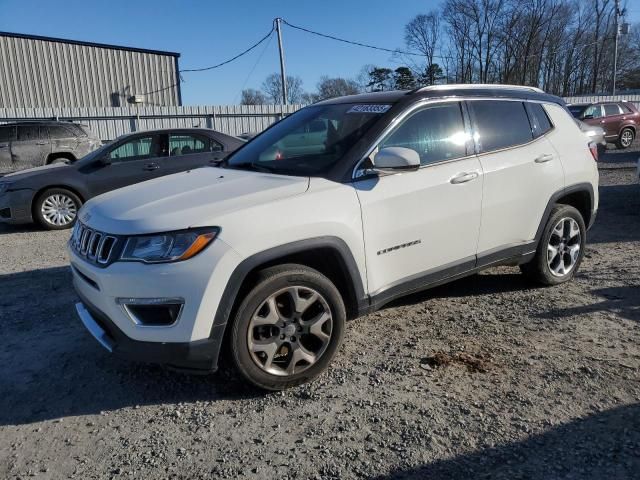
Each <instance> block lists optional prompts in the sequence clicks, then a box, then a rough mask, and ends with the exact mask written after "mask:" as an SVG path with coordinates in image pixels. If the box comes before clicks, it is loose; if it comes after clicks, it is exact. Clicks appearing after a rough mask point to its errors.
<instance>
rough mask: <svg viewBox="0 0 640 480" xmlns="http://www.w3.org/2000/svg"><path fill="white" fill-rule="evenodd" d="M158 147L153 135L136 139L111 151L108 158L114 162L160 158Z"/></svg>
mask: <svg viewBox="0 0 640 480" xmlns="http://www.w3.org/2000/svg"><path fill="white" fill-rule="evenodd" d="M154 140H155V141H154ZM159 147H160V145H159V142H158V139H157V137H155V136H153V135H149V136H147V137H138V138H134V139H133V140H129V141H128V142H125V143H123V144H122V145H120V146H118V147H116V148H114V149H113V150H111V152H109V158H110V159H111V160H114V161H123V160H126V161H128V160H143V159H146V158H155V157H158V156H160V154H159V151H158V150H159Z"/></svg>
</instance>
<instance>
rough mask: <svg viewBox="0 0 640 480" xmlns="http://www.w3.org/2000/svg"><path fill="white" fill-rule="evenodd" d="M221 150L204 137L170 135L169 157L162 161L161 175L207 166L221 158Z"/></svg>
mask: <svg viewBox="0 0 640 480" xmlns="http://www.w3.org/2000/svg"><path fill="white" fill-rule="evenodd" d="M221 149H222V146H221V145H220V144H219V143H218V142H215V141H214V140H212V139H210V138H209V137H207V136H205V135H199V134H192V133H181V132H180V133H170V134H169V149H168V150H169V155H168V156H167V157H164V158H163V159H162V165H163V168H164V173H163V175H168V174H170V173H177V172H184V171H186V170H191V169H193V168H199V167H204V166H206V165H209V164H211V163H212V162H213V161H215V160H216V159H221V158H222V155H221V154H222V152H221V151H220V150H221ZM213 150H216V151H215V152H214V151H213Z"/></svg>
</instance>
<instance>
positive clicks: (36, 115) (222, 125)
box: [0, 95, 640, 140]
mask: <svg viewBox="0 0 640 480" xmlns="http://www.w3.org/2000/svg"><path fill="white" fill-rule="evenodd" d="M620 100H624V101H628V102H633V103H634V104H635V105H636V106H638V107H640V95H616V96H615V97H612V96H605V95H594V96H585V97H567V98H565V101H566V102H567V103H588V102H603V101H620ZM300 108H302V105H230V106H194V107H139V108H136V107H121V108H116V107H103V108H0V123H7V122H15V121H20V120H44V119H48V120H50V119H58V120H68V121H73V122H78V123H85V124H87V125H89V126H90V127H91V129H92V130H93V131H94V132H95V133H96V134H98V136H99V137H100V138H101V139H102V140H113V139H114V138H116V137H118V136H120V135H123V134H125V133H130V132H137V131H141V130H152V129H156V128H175V127H189V128H190V127H201V128H212V129H214V130H218V131H220V132H223V133H227V134H230V135H239V134H241V133H244V132H260V131H262V130H264V129H265V128H267V127H268V126H269V125H271V124H272V123H273V122H275V121H277V120H280V119H281V118H282V117H283V116H286V115H289V114H291V113H293V112H295V111H296V110H298V109H300Z"/></svg>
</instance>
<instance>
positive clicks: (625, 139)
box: [616, 127, 636, 150]
mask: <svg viewBox="0 0 640 480" xmlns="http://www.w3.org/2000/svg"><path fill="white" fill-rule="evenodd" d="M635 138H636V132H634V131H633V128H629V127H626V128H623V129H622V131H621V132H620V135H619V136H618V140H617V141H616V147H618V148H619V149H622V150H624V149H625V148H629V147H630V146H631V144H632V143H633V140H634V139H635Z"/></svg>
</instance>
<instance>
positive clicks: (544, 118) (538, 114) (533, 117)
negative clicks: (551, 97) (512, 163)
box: [527, 103, 553, 138]
mask: <svg viewBox="0 0 640 480" xmlns="http://www.w3.org/2000/svg"><path fill="white" fill-rule="evenodd" d="M527 110H528V112H529V120H530V122H531V130H532V131H533V136H534V138H538V137H541V136H542V135H544V134H545V133H547V132H548V131H549V130H551V129H552V128H553V125H552V124H551V120H549V116H548V115H547V112H546V111H545V109H544V107H543V106H542V104H540V103H527Z"/></svg>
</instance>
